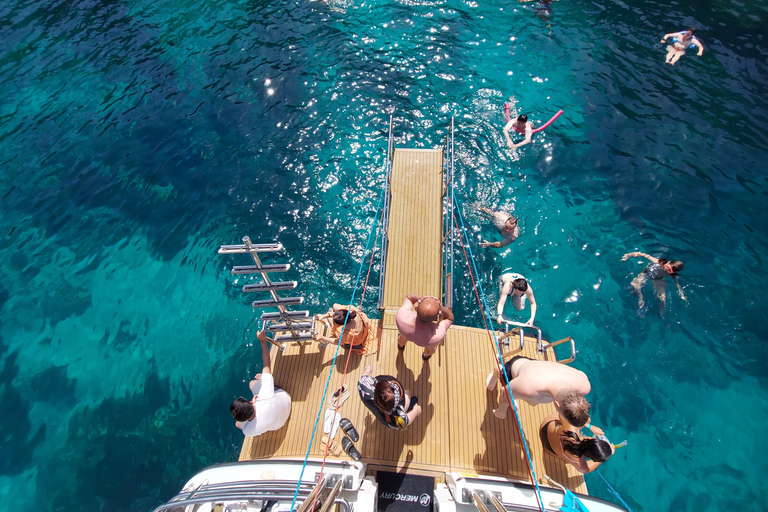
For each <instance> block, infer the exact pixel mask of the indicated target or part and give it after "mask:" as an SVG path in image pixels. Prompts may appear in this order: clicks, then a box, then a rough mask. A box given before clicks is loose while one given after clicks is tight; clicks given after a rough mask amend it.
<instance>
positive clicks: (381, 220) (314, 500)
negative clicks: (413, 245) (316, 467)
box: [309, 208, 384, 510]
mask: <svg viewBox="0 0 768 512" xmlns="http://www.w3.org/2000/svg"><path fill="white" fill-rule="evenodd" d="M383 223H384V209H383V208H382V209H381V216H380V217H379V225H378V227H377V228H376V237H374V239H373V247H372V248H371V262H370V263H369V264H368V272H367V273H366V275H365V284H363V291H362V293H361V294H360V306H359V308H358V309H360V311H361V312H362V310H363V302H364V301H365V291H366V290H367V288H368V278H369V277H370V276H371V268H372V267H373V256H374V255H375V253H376V244H377V242H378V241H379V233H380V232H381V225H382V224H383ZM369 236H370V235H369ZM366 252H367V247H366ZM363 254H365V253H363ZM364 263H365V257H363V261H362V262H361V265H363V264H364ZM361 270H362V267H361ZM353 298H354V295H353ZM351 305H352V303H351V302H350V304H349V306H348V307H347V317H346V318H345V319H344V327H342V330H341V334H340V335H339V346H341V340H342V338H343V337H344V329H345V328H346V326H347V321H348V320H349V312H350V310H351V307H350V306H351ZM369 328H370V327H369ZM351 357H352V347H351V346H350V348H349V350H347V360H346V361H345V362H344V372H343V373H342V374H341V384H340V385H339V389H340V390H341V389H344V381H346V379H347V370H348V369H349V359H350V358H351ZM331 368H333V366H331ZM339 395H341V392H339ZM340 406H341V402H340V401H338V400H337V401H336V407H335V408H334V409H333V417H334V418H335V417H336V413H337V412H338V410H339V407H340ZM321 409H322V406H321ZM328 439H329V442H328V443H326V444H325V451H324V452H323V462H322V464H320V473H319V474H318V476H317V481H318V482H319V481H321V480H322V478H323V470H324V469H325V461H326V459H327V458H328V450H329V449H330V445H331V443H330V439H331V434H330V433H329V434H328ZM310 446H311V444H310ZM319 494H320V493H316V494H315V496H314V497H313V498H312V507H311V508H310V509H309V510H315V504H316V503H317V498H318V496H319Z"/></svg>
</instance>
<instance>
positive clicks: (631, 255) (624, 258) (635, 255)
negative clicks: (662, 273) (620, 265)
mask: <svg viewBox="0 0 768 512" xmlns="http://www.w3.org/2000/svg"><path fill="white" fill-rule="evenodd" d="M629 258H645V259H647V260H648V261H650V262H651V263H658V262H659V260H658V259H656V258H654V257H653V256H651V255H649V254H645V253H644V252H628V253H627V254H625V255H624V256H622V257H621V261H627V260H628V259H629Z"/></svg>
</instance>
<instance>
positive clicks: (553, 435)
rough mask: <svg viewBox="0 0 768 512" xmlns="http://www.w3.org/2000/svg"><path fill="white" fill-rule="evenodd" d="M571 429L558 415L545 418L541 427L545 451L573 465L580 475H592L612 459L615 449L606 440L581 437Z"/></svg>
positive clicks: (540, 433)
mask: <svg viewBox="0 0 768 512" xmlns="http://www.w3.org/2000/svg"><path fill="white" fill-rule="evenodd" d="M569 427H570V425H568V424H567V423H563V422H561V421H560V418H559V417H558V415H557V414H552V415H550V416H547V417H546V418H544V421H542V422H541V425H540V426H539V439H541V445H542V447H543V448H544V451H547V452H549V453H551V454H552V455H554V456H555V457H557V458H558V459H560V460H562V461H564V462H567V463H568V464H571V465H572V466H573V467H575V468H576V469H577V470H578V471H579V472H580V473H590V472H592V471H594V470H596V469H597V468H598V467H599V466H600V464H602V463H603V462H605V461H606V460H608V459H610V458H611V455H613V453H614V451H615V448H614V446H613V444H611V443H610V442H609V441H607V440H605V438H603V439H599V438H597V437H581V436H580V435H579V432H578V431H577V430H576V429H571V428H569ZM592 429H593V431H594V429H595V427H594V426H592ZM600 431H601V432H602V430H600ZM601 435H602V434H601ZM587 458H589V459H591V460H587Z"/></svg>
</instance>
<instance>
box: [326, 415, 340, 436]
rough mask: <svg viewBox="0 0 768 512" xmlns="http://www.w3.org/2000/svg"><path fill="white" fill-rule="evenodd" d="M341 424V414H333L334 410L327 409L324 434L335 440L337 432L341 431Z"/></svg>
mask: <svg viewBox="0 0 768 512" xmlns="http://www.w3.org/2000/svg"><path fill="white" fill-rule="evenodd" d="M339 422H341V414H339V413H337V412H333V409H326V410H325V420H324V421H323V432H324V433H326V434H329V435H330V436H331V439H333V438H334V437H336V432H338V431H339Z"/></svg>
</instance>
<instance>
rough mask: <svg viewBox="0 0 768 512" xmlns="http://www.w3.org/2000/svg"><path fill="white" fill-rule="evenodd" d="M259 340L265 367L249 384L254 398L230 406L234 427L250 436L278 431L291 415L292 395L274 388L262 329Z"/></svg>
mask: <svg viewBox="0 0 768 512" xmlns="http://www.w3.org/2000/svg"><path fill="white" fill-rule="evenodd" d="M257 338H258V339H259V341H260V342H261V356H262V359H263V362H264V368H262V370H261V373H260V374H258V375H257V376H256V378H255V379H254V380H252V381H251V382H250V384H249V385H248V387H249V388H250V389H251V392H252V393H253V399H252V400H250V401H248V400H246V399H245V398H243V397H239V398H237V399H236V400H235V401H234V402H232V405H230V406H229V411H230V412H231V413H232V417H233V418H234V419H235V421H236V423H235V426H236V427H237V428H239V429H240V430H242V431H243V434H244V435H246V436H249V437H255V436H258V435H261V434H263V433H264V432H269V431H270V430H278V429H279V428H281V427H282V426H283V425H285V422H286V421H288V417H289V416H290V415H291V396H290V395H289V394H288V393H287V392H286V391H285V390H284V389H282V388H281V387H280V386H275V379H274V377H272V361H271V358H270V356H269V345H268V344H267V334H266V333H265V332H264V330H263V329H262V330H261V332H259V334H258V335H257Z"/></svg>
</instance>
